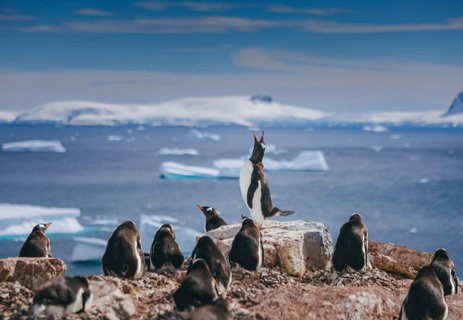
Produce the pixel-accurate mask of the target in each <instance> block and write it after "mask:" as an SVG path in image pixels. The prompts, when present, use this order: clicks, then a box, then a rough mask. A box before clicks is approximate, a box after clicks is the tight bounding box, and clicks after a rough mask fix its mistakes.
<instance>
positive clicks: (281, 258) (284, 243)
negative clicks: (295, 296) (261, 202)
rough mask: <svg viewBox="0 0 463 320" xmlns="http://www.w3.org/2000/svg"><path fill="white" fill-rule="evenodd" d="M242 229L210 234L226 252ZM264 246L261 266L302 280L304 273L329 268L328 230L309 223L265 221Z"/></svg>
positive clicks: (231, 227)
mask: <svg viewBox="0 0 463 320" xmlns="http://www.w3.org/2000/svg"><path fill="white" fill-rule="evenodd" d="M240 228H241V225H240V224H239V225H238V224H233V225H226V226H222V227H220V228H218V229H215V230H212V231H209V232H208V233H207V235H208V236H210V237H212V238H213V239H215V240H216V241H217V243H218V246H219V248H220V249H221V250H222V251H223V253H224V254H225V256H226V257H228V251H229V250H230V247H231V244H232V242H233V239H234V237H235V235H236V234H237V233H238V231H239V230H240ZM261 231H262V239H263V244H264V266H265V267H269V268H273V267H280V268H281V270H282V271H284V272H286V273H288V274H290V275H293V276H301V275H302V274H303V273H304V272H305V271H306V270H318V269H324V268H326V267H327V266H329V265H330V264H331V255H332V252H333V245H332V240H331V235H330V233H329V232H328V227H327V226H325V225H324V224H322V223H318V222H311V221H302V220H296V221H285V222H282V221H274V220H266V221H265V222H264V224H263V225H262V228H261Z"/></svg>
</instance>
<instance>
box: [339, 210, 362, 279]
mask: <svg viewBox="0 0 463 320" xmlns="http://www.w3.org/2000/svg"><path fill="white" fill-rule="evenodd" d="M367 265H368V230H367V227H366V226H365V224H364V223H363V221H362V216H361V215H360V214H358V213H354V214H353V215H352V216H351V217H350V219H349V221H347V222H346V223H344V224H343V225H342V227H341V230H340V231H339V236H338V240H337V241H336V246H335V248H334V254H333V267H334V269H336V270H337V271H342V270H344V269H345V268H346V267H347V266H349V267H351V268H353V269H354V270H357V271H358V270H361V269H363V268H364V267H365V266H367Z"/></svg>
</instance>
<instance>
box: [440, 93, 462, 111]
mask: <svg viewBox="0 0 463 320" xmlns="http://www.w3.org/2000/svg"><path fill="white" fill-rule="evenodd" d="M462 112H463V91H462V92H460V94H459V95H458V96H457V97H456V98H455V99H454V100H453V102H452V104H451V105H450V108H449V110H447V112H446V113H445V114H444V116H451V115H454V114H458V113H460V114H461V113H462Z"/></svg>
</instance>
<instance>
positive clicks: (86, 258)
mask: <svg viewBox="0 0 463 320" xmlns="http://www.w3.org/2000/svg"><path fill="white" fill-rule="evenodd" d="M74 241H75V242H76V245H75V247H74V249H73V250H72V255H71V261H73V262H97V261H98V262H100V261H101V258H102V257H103V255H104V252H105V250H106V245H107V241H106V240H103V239H100V238H90V237H75V238H74Z"/></svg>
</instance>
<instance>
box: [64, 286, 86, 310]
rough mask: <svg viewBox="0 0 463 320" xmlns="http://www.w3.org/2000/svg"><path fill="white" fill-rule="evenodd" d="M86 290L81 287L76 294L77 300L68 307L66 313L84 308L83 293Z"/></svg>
mask: <svg viewBox="0 0 463 320" xmlns="http://www.w3.org/2000/svg"><path fill="white" fill-rule="evenodd" d="M83 293H84V290H83V289H82V288H80V289H79V290H78V291H77V294H76V300H75V301H74V302H73V303H71V304H70V305H68V306H67V307H66V313H76V312H79V311H80V310H82V309H83V301H82V300H83V299H82V294H83Z"/></svg>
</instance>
